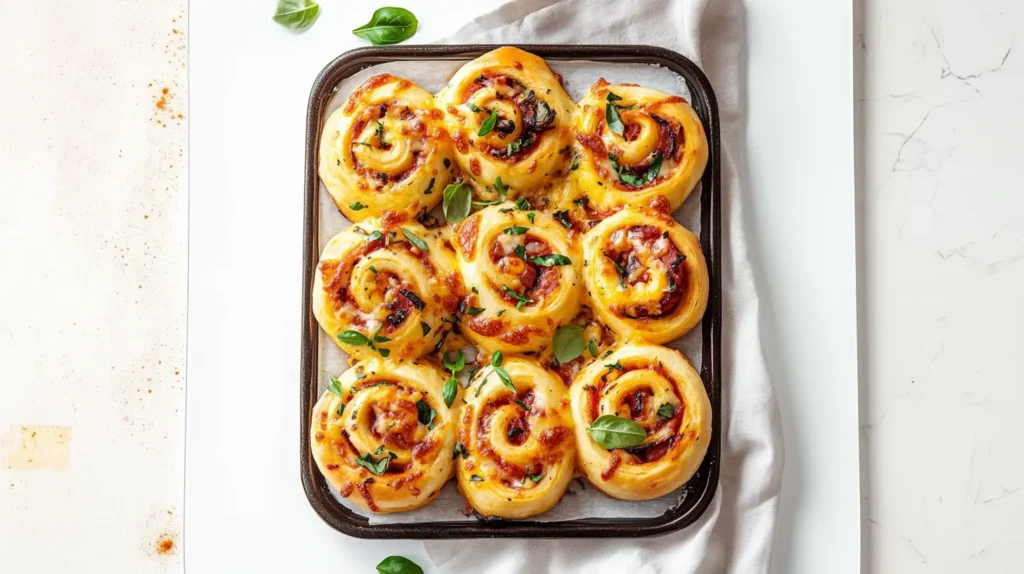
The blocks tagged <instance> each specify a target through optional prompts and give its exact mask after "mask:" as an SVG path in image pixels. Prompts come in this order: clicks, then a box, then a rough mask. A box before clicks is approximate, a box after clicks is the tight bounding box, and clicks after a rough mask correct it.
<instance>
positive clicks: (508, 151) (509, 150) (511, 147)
mask: <svg viewBox="0 0 1024 574" xmlns="http://www.w3.org/2000/svg"><path fill="white" fill-rule="evenodd" d="M521 149H523V138H519V139H517V140H516V141H514V142H512V143H510V144H508V145H507V146H505V157H512V156H514V155H516V154H517V153H519V150H521Z"/></svg>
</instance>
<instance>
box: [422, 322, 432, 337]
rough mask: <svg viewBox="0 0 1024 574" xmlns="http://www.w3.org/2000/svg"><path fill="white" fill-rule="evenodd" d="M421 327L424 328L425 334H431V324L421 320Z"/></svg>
mask: <svg viewBox="0 0 1024 574" xmlns="http://www.w3.org/2000/svg"><path fill="white" fill-rule="evenodd" d="M420 329H423V336H424V337H426V336H427V335H429V334H430V325H427V324H426V323H424V322H423V321H420Z"/></svg>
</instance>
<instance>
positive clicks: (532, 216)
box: [526, 211, 537, 223]
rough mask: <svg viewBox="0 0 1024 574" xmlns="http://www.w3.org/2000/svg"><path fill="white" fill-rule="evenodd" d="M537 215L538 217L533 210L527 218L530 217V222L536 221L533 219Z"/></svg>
mask: <svg viewBox="0 0 1024 574" xmlns="http://www.w3.org/2000/svg"><path fill="white" fill-rule="evenodd" d="M535 217H537V214H536V213H534V212H532V211H531V212H530V213H527V214H526V219H529V220H530V223H534V221H533V220H534V218H535Z"/></svg>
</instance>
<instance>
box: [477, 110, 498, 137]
mask: <svg viewBox="0 0 1024 574" xmlns="http://www.w3.org/2000/svg"><path fill="white" fill-rule="evenodd" d="M497 123H498V110H494V109H492V110H491V115H489V116H487V119H486V120H484V122H483V123H482V124H480V131H478V132H476V135H478V136H485V135H487V134H489V133H491V132H492V131H494V126H495V125H497Z"/></svg>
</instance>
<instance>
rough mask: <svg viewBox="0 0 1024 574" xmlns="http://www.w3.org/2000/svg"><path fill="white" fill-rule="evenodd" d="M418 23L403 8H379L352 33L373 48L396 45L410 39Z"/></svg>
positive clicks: (414, 17) (411, 14) (410, 13)
mask: <svg viewBox="0 0 1024 574" xmlns="http://www.w3.org/2000/svg"><path fill="white" fill-rule="evenodd" d="M417 25H419V21H418V20H416V16H414V15H413V13H412V12H410V11H408V10H406V9H405V8H392V7H387V8H380V9H378V10H377V11H376V12H374V13H373V16H372V17H371V18H370V21H369V22H367V23H366V24H363V25H362V26H360V27H358V28H356V29H355V30H352V33H353V34H355V35H356V36H359V37H360V38H362V39H364V40H369V41H370V43H371V44H373V45H374V46H382V45H385V44H397V43H399V42H401V41H403V40H408V39H409V38H412V35H413V34H415V33H416V26H417Z"/></svg>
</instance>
